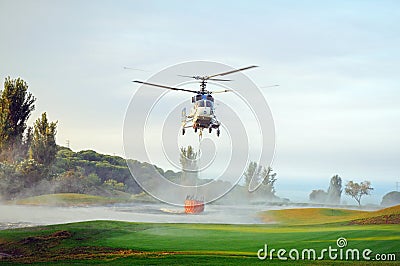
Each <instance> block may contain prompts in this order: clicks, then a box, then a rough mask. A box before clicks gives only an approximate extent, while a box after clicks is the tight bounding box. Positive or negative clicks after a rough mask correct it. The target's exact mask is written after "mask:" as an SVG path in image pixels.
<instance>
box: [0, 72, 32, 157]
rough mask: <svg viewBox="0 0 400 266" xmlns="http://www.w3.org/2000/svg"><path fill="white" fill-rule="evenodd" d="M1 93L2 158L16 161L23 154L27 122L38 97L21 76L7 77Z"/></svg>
mask: <svg viewBox="0 0 400 266" xmlns="http://www.w3.org/2000/svg"><path fill="white" fill-rule="evenodd" d="M0 94H1V95H0V153H1V154H0V155H1V156H0V157H1V158H0V159H1V161H8V162H14V161H15V160H16V159H17V158H18V157H19V156H21V150H20V148H21V145H22V141H23V134H24V131H25V129H26V122H27V121H28V118H29V116H30V115H31V113H32V111H33V110H34V109H35V105H34V102H35V100H36V99H35V97H33V95H32V94H31V93H30V92H28V85H27V84H26V82H25V81H23V80H22V79H20V78H18V79H11V78H10V77H7V78H6V79H5V82H4V89H3V90H2V91H1V92H0Z"/></svg>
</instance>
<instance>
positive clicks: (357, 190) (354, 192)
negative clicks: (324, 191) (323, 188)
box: [345, 181, 373, 206]
mask: <svg viewBox="0 0 400 266" xmlns="http://www.w3.org/2000/svg"><path fill="white" fill-rule="evenodd" d="M371 190H373V188H372V187H371V182H369V181H364V182H361V183H360V184H358V183H356V182H353V181H349V182H348V183H347V184H346V188H345V193H346V195H349V196H350V197H352V198H354V199H355V200H356V201H357V203H358V206H361V197H362V196H364V195H370V194H371Z"/></svg>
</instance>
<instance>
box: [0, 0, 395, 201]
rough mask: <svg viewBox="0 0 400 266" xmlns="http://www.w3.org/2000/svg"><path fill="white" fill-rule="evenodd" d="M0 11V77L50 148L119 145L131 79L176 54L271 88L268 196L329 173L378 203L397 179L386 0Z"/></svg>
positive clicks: (297, 190)
mask: <svg viewBox="0 0 400 266" xmlns="http://www.w3.org/2000/svg"><path fill="white" fill-rule="evenodd" d="M0 10H1V13H2V15H1V16H0V36H1V37H0V38H1V42H0V77H1V78H2V79H4V78H5V77H6V76H11V77H12V78H16V77H21V78H23V79H24V80H26V81H27V82H28V84H29V86H30V90H31V91H32V92H33V94H34V95H35V96H36V97H37V98H38V100H37V102H36V111H35V113H34V114H33V115H32V118H31V122H32V121H33V120H34V119H36V118H37V117H38V116H39V115H40V113H41V112H43V111H46V112H48V115H49V117H50V119H51V120H58V121H59V124H58V135H57V142H58V144H60V145H65V144H66V141H67V140H69V141H70V145H71V148H72V149H73V150H76V151H77V150H82V149H94V150H96V151H99V152H103V153H108V154H118V155H122V154H123V143H122V142H123V141H122V129H123V120H124V115H125V111H126V109H127V106H128V104H129V101H130V99H131V97H132V93H133V91H134V90H135V89H137V87H138V86H136V85H135V84H133V83H131V80H133V79H141V80H145V79H147V78H149V77H150V76H151V75H153V74H154V73H156V72H158V71H160V70H161V69H163V68H166V67H168V66H170V65H174V64H177V63H181V62H185V61H193V60H210V61H215V62H220V63H224V64H227V65H230V66H232V67H237V68H238V67H243V66H247V65H253V64H255V65H258V66H260V68H257V69H255V70H251V71H248V72H246V75H247V76H248V77H249V78H251V79H252V80H253V82H254V83H255V84H257V85H258V86H267V85H272V84H279V85H280V86H279V87H272V88H265V89H263V93H264V96H265V97H266V99H267V102H268V104H269V107H270V108H271V110H272V113H273V117H274V121H275V126H276V142H277V149H276V156H275V161H274V164H273V168H274V169H275V170H276V172H277V173H278V180H279V181H278V184H277V190H278V195H280V196H284V197H288V198H291V199H300V200H301V199H304V200H305V199H307V196H308V194H309V193H310V191H311V190H312V189H317V188H322V189H327V186H328V182H329V178H330V177H331V176H332V175H333V174H336V173H337V174H339V175H341V176H342V178H343V181H344V182H346V181H349V180H355V181H363V180H371V181H372V185H373V186H374V187H375V191H374V196H372V197H370V199H369V200H367V199H366V201H365V202H368V201H370V202H375V203H379V201H380V199H381V197H382V195H384V194H385V193H386V192H389V191H392V190H395V189H396V182H400V174H399V171H398V168H399V160H400V137H399V136H400V104H399V103H400V77H399V69H400V49H399V47H400V26H399V25H400V3H399V2H398V1H395V0H393V1H367V0H363V1H361V0H359V1H252V2H251V3H249V1H241V2H239V1H196V2H191V3H188V2H187V1H61V0H60V1H28V0H26V1H20V0H13V1H11V0H10V1H6V0H0ZM124 66H129V67H132V68H138V69H143V70H146V71H147V72H143V71H132V70H126V69H124ZM346 201H348V202H351V201H352V200H351V199H348V198H346Z"/></svg>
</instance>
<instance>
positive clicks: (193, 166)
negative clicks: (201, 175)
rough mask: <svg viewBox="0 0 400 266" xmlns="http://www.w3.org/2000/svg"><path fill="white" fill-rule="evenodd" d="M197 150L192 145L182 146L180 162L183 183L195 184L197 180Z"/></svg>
mask: <svg viewBox="0 0 400 266" xmlns="http://www.w3.org/2000/svg"><path fill="white" fill-rule="evenodd" d="M197 156H198V154H197V152H195V151H194V149H193V147H192V146H190V145H189V146H188V147H187V148H183V147H181V154H180V159H179V161H180V163H181V166H182V176H181V179H182V180H181V184H185V185H189V184H190V185H195V182H197V177H198V176H197V167H198V165H197Z"/></svg>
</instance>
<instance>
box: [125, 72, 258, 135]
mask: <svg viewBox="0 0 400 266" xmlns="http://www.w3.org/2000/svg"><path fill="white" fill-rule="evenodd" d="M254 67H257V66H254V65H253V66H248V67H243V68H239V69H234V70H230V71H227V72H222V73H218V74H214V75H209V76H186V75H178V76H181V77H186V78H192V79H195V80H199V81H200V90H198V91H196V90H188V89H182V88H175V87H170V86H165V85H160V84H154V83H149V82H145V81H139V80H134V81H133V82H136V83H140V84H143V85H148V86H154V87H159V88H163V89H168V90H175V91H184V92H191V93H195V94H196V95H195V96H193V97H192V99H191V101H192V104H193V106H192V108H191V110H190V112H189V114H188V115H187V114H186V108H183V110H182V135H185V132H186V130H185V129H186V128H193V129H194V132H195V133H197V131H199V139H201V137H202V135H203V129H208V132H209V133H211V132H212V130H213V129H216V131H217V137H219V135H220V133H221V131H220V129H219V127H220V126H221V122H220V121H219V120H218V119H217V117H216V115H215V107H214V97H213V96H212V94H215V93H223V92H230V91H231V90H221V91H209V90H206V86H207V81H209V80H210V81H232V80H230V79H221V78H215V77H219V76H225V75H229V74H232V73H235V72H238V71H243V70H247V69H251V68H254Z"/></svg>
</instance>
